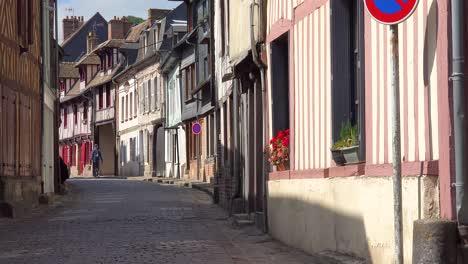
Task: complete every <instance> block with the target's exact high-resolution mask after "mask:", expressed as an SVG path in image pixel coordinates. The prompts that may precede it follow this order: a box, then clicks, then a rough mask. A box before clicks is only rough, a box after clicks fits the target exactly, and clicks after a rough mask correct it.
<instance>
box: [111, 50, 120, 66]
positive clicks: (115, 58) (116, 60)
mask: <svg viewBox="0 0 468 264" xmlns="http://www.w3.org/2000/svg"><path fill="white" fill-rule="evenodd" d="M112 51H113V56H112V62H113V65H116V64H117V63H119V51H118V50H117V49H112Z"/></svg>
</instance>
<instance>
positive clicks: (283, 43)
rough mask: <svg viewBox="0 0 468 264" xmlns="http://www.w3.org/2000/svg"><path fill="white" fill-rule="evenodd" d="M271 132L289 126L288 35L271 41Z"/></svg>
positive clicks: (276, 131) (275, 132) (274, 132)
mask: <svg viewBox="0 0 468 264" xmlns="http://www.w3.org/2000/svg"><path fill="white" fill-rule="evenodd" d="M270 57H271V76H270V77H271V98H272V108H271V109H273V110H272V127H273V131H272V133H273V134H274V135H276V134H277V133H278V131H280V130H285V129H288V128H289V115H285V114H284V113H289V36H288V34H287V33H286V34H284V35H282V36H280V37H279V38H277V39H276V40H274V41H272V42H271V55H270Z"/></svg>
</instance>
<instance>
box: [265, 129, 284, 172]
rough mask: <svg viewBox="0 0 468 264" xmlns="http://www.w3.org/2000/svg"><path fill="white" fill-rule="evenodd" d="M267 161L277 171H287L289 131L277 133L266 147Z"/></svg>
mask: <svg viewBox="0 0 468 264" xmlns="http://www.w3.org/2000/svg"><path fill="white" fill-rule="evenodd" d="M266 152H267V154H268V161H269V162H270V163H271V165H273V166H275V167H276V170H277V171H285V170H289V129H286V130H284V131H279V132H278V134H277V136H276V137H274V138H272V139H271V140H270V144H269V145H268V146H267V147H266Z"/></svg>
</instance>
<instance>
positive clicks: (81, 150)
mask: <svg viewBox="0 0 468 264" xmlns="http://www.w3.org/2000/svg"><path fill="white" fill-rule="evenodd" d="M85 145H86V143H84V142H83V143H81V146H80V147H79V153H80V163H79V166H78V174H83V168H84V165H85V156H86V147H85Z"/></svg>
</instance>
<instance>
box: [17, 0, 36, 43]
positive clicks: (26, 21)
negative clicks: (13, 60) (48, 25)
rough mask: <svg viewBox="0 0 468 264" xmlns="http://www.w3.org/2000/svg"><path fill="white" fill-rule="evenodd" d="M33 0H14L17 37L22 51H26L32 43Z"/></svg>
mask: <svg viewBox="0 0 468 264" xmlns="http://www.w3.org/2000/svg"><path fill="white" fill-rule="evenodd" d="M32 9H33V0H16V17H17V26H18V28H17V29H18V37H19V42H20V46H21V48H22V51H27V50H28V46H29V45H31V44H33V42H34V39H33V35H34V34H33V30H34V21H33V18H34V17H36V16H34V14H33V10H32Z"/></svg>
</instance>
